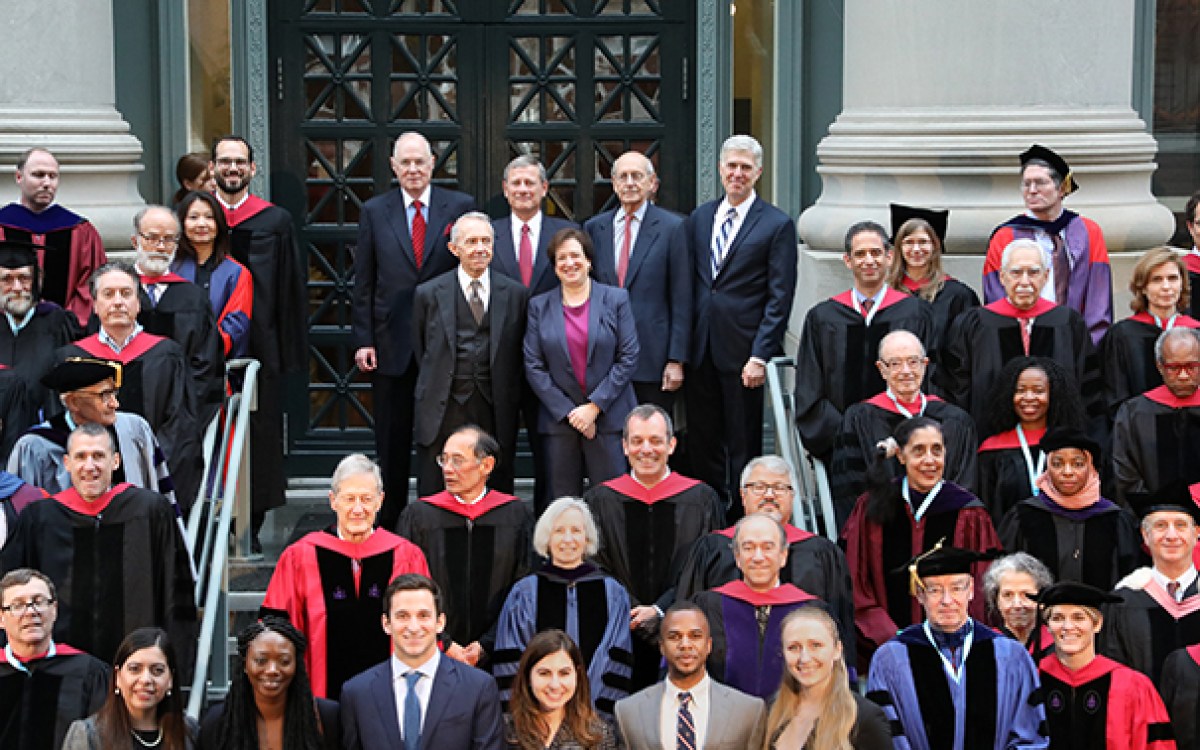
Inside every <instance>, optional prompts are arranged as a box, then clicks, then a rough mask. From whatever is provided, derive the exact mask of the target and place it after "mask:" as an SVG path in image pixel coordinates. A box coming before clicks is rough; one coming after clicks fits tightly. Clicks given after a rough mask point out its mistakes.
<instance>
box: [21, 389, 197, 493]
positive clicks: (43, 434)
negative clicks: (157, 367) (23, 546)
mask: <svg viewBox="0 0 1200 750" xmlns="http://www.w3.org/2000/svg"><path fill="white" fill-rule="evenodd" d="M109 432H110V433H111V434H112V435H113V436H114V437H115V438H116V441H117V452H118V453H120V454H121V464H120V466H118V467H117V468H116V469H114V470H113V478H112V481H113V484H120V483H121V482H129V483H130V484H132V485H133V486H134V487H141V488H142V489H144V490H150V491H152V492H157V493H158V494H160V495H162V496H164V497H166V498H167V500H169V501H170V502H171V504H172V505H176V500H175V483H174V482H173V481H172V480H171V472H170V471H168V469H167V459H166V456H165V455H164V454H163V451H162V448H160V447H159V445H158V441H157V440H156V439H155V438H154V432H153V431H152V430H151V429H150V424H149V423H148V422H146V420H145V419H143V418H142V417H140V416H138V415H137V414H128V413H126V412H123V411H119V412H117V421H116V422H114V423H113V426H112V427H110V428H109ZM69 437H71V426H70V425H69V424H68V423H67V415H66V414H65V413H64V414H59V415H58V416H56V417H53V418H52V419H50V420H48V421H46V422H42V423H41V424H39V425H37V426H36V427H34V428H32V429H31V430H29V432H28V433H26V434H25V435H23V436H22V437H21V439H20V440H18V441H17V444H16V446H14V448H13V451H12V453H11V454H9V457H8V470H9V471H10V472H12V473H13V474H16V475H17V476H19V477H21V478H22V479H24V480H25V481H26V482H29V483H30V484H32V485H36V486H38V487H41V488H42V489H44V490H46V491H47V492H49V493H50V494H57V493H59V492H62V491H63V490H65V489H68V488H70V486H71V474H70V473H69V472H68V471H67V469H66V467H65V466H63V460H62V459H63V455H64V454H65V453H66V452H67V438H69Z"/></svg>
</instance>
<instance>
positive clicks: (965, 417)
mask: <svg viewBox="0 0 1200 750" xmlns="http://www.w3.org/2000/svg"><path fill="white" fill-rule="evenodd" d="M906 408H907V407H906ZM908 412H909V414H911V415H912V416H920V415H923V416H926V417H929V418H931V419H936V420H937V421H938V422H940V423H941V425H942V436H943V439H944V440H945V442H946V453H945V456H946V468H945V473H946V479H948V480H950V481H951V482H954V483H955V484H957V485H958V486H959V487H963V488H966V489H968V490H971V491H974V490H975V487H976V484H975V482H976V467H975V454H976V451H978V450H979V438H978V437H977V436H976V431H975V421H974V420H973V419H971V415H969V414H967V413H966V412H965V411H963V410H962V409H960V408H958V407H957V406H955V405H954V404H948V403H946V402H945V401H943V400H941V399H940V398H938V397H937V396H928V397H927V400H926V403H925V410H924V411H923V412H922V411H920V409H919V408H918V409H916V410H914V409H908ZM905 419H908V416H907V415H905V414H904V413H903V412H901V411H900V406H899V405H897V404H896V403H894V402H893V401H892V399H891V398H890V397H889V396H888V394H887V392H886V391H884V392H883V393H880V394H878V395H876V396H873V397H871V398H869V399H867V400H866V401H860V402H859V403H857V404H854V405H853V406H851V407H850V408H849V409H847V410H846V414H845V416H844V417H843V418H842V425H841V430H840V432H839V433H838V437H837V441H836V442H835V443H834V446H833V461H832V463H831V464H830V466H829V481H830V484H831V487H830V490H831V491H832V493H833V500H834V505H835V509H836V510H837V517H838V528H841V527H843V526H845V525H846V519H847V518H849V517H850V513H851V511H853V510H854V504H855V503H856V502H857V501H858V496H859V495H861V494H862V493H864V492H866V491H867V469H868V467H869V466H870V464H871V462H872V461H874V460H875V459H874V456H875V445H876V444H877V443H878V442H879V441H881V440H883V439H885V438H888V437H891V435H892V433H894V432H895V431H896V427H897V426H898V425H899V424H900V423H901V422H903V421H904V420H905ZM890 463H891V464H892V475H893V476H895V477H900V476H903V473H904V468H903V467H902V466H901V465H900V462H899V461H897V460H895V459H892V460H891V461H890Z"/></svg>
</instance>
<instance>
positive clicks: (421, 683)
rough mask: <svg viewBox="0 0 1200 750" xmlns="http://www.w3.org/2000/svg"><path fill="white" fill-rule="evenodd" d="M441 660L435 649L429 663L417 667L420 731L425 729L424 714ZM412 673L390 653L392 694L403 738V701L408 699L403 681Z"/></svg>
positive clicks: (410, 668) (426, 711) (406, 684)
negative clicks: (419, 677)
mask: <svg viewBox="0 0 1200 750" xmlns="http://www.w3.org/2000/svg"><path fill="white" fill-rule="evenodd" d="M441 658H442V653H441V652H440V651H438V650H437V649H434V650H433V656H431V657H429V661H427V662H425V663H424V664H422V665H421V666H419V667H417V671H418V672H420V673H421V679H419V680H417V686H416V688H415V690H416V691H417V700H418V701H420V702H421V730H422V731H424V729H425V714H427V713H428V712H429V695H430V693H432V692H433V676H434V675H435V674H437V668H438V661H439V660H440V659H441ZM410 671H412V667H410V666H408V665H407V664H405V663H404V662H402V661H400V660H399V659H398V658H396V654H395V653H392V694H393V695H395V696H396V718H397V719H398V720H399V721H400V736H401V738H403V737H404V701H405V699H406V698H408V683H407V682H406V681H405V679H404V675H406V674H408V673H409V672H410Z"/></svg>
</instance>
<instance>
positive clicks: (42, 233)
mask: <svg viewBox="0 0 1200 750" xmlns="http://www.w3.org/2000/svg"><path fill="white" fill-rule="evenodd" d="M0 239H4V240H17V241H19V242H28V243H30V244H33V245H35V246H36V247H37V248H38V263H40V264H41V267H42V284H41V286H42V299H45V300H48V301H50V302H53V303H55V304H56V305H58V306H59V307H62V308H63V309H65V310H67V311H68V312H70V313H72V314H74V315H75V317H76V319H77V321H78V325H80V326H83V325H85V324H86V323H87V319H88V317H90V316H91V314H92V292H91V289H90V286H89V285H90V282H91V278H92V272H93V271H95V270H96V269H97V268H99V267H100V266H102V265H104V264H105V262H107V261H108V255H107V254H106V253H105V252H104V243H103V242H102V241H101V240H100V233H99V232H97V231H96V227H94V226H92V223H91V222H89V221H88V220H87V219H85V218H83V217H82V216H80V215H79V214H77V213H74V212H72V211H68V210H67V209H65V208H63V207H62V206H59V205H53V206H50V207H49V208H47V209H46V210H45V211H42V212H41V213H34V212H33V211H30V210H29V209H28V208H26V207H24V206H22V205H21V204H19V203H10V204H8V205H7V206H5V207H4V208H0Z"/></svg>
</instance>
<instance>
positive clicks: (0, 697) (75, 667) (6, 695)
mask: <svg viewBox="0 0 1200 750" xmlns="http://www.w3.org/2000/svg"><path fill="white" fill-rule="evenodd" d="M111 673H112V667H110V666H109V665H107V664H105V663H104V662H102V661H100V660H99V659H97V658H95V657H94V656H89V655H88V654H85V653H83V652H82V651H80V650H79V649H75V648H71V647H70V646H68V645H66V644H65V643H52V644H51V645H50V651H48V652H47V653H46V654H45V655H43V656H39V657H35V658H33V659H30V660H29V661H27V662H21V661H19V660H18V659H17V657H16V655H15V654H12V653H11V652H8V651H6V652H5V653H4V654H3V656H0V747H3V748H4V750H58V748H60V747H62V742H63V738H65V737H66V736H67V728H68V727H69V726H71V722H73V721H75V720H76V719H83V718H86V717H88V716H91V715H92V714H93V713H95V712H96V711H99V710H100V706H102V705H104V700H105V698H107V697H108V678H109V675H110V674H111Z"/></svg>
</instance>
